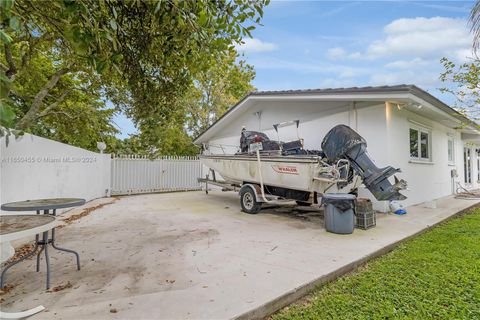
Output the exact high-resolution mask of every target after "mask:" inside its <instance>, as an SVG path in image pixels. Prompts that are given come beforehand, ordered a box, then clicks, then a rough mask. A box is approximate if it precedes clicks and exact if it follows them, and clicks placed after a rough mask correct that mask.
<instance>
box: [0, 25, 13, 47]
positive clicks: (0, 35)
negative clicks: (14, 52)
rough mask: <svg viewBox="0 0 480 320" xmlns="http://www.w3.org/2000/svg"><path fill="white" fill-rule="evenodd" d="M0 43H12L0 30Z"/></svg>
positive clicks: (10, 38)
mask: <svg viewBox="0 0 480 320" xmlns="http://www.w3.org/2000/svg"><path fill="white" fill-rule="evenodd" d="M0 41H1V42H2V43H4V44H10V43H11V42H12V37H10V35H8V34H7V33H6V32H5V31H4V30H1V29H0Z"/></svg>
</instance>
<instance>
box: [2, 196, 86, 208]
mask: <svg viewBox="0 0 480 320" xmlns="http://www.w3.org/2000/svg"><path fill="white" fill-rule="evenodd" d="M83 204H85V199H80V198H55V199H37V200H25V201H18V202H10V203H4V204H2V206H1V209H2V210H5V211H37V210H49V209H61V208H70V207H77V206H81V205H83Z"/></svg>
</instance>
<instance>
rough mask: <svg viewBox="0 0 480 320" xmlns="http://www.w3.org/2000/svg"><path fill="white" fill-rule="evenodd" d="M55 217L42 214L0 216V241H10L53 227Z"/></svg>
mask: <svg viewBox="0 0 480 320" xmlns="http://www.w3.org/2000/svg"><path fill="white" fill-rule="evenodd" d="M55 219H56V218H55V217H54V216H51V215H44V214H26V215H3V216H0V241H1V242H4V241H12V240H16V239H21V238H23V237H26V236H29V235H35V234H38V233H40V232H43V231H47V230H50V229H52V228H53V227H55V225H56V221H55Z"/></svg>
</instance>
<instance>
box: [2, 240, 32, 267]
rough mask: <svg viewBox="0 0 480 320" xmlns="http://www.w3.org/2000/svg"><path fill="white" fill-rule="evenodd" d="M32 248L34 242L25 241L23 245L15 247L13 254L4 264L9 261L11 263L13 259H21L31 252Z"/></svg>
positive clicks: (7, 263)
mask: <svg viewBox="0 0 480 320" xmlns="http://www.w3.org/2000/svg"><path fill="white" fill-rule="evenodd" d="M34 248H35V242H32V243H26V244H24V245H23V246H21V247H19V248H17V249H15V254H14V255H13V257H11V258H10V259H8V260H7V262H6V263H5V265H9V264H10V263H13V262H15V261H18V260H20V259H22V258H23V257H25V256H26V255H27V254H29V253H30V252H32V251H33V249H34ZM39 250H40V247H38V248H37V250H36V252H35V253H38V251H39ZM34 256H35V255H34V254H32V255H31V256H30V257H29V258H28V259H32V258H33V257H34Z"/></svg>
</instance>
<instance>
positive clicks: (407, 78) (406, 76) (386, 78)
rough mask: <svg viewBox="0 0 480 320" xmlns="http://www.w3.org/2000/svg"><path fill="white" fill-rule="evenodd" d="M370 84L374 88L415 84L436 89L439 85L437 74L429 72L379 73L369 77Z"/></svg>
mask: <svg viewBox="0 0 480 320" xmlns="http://www.w3.org/2000/svg"><path fill="white" fill-rule="evenodd" d="M369 82H370V84H371V85H374V86H383V85H396V84H401V83H404V84H415V85H419V86H421V87H424V88H433V87H438V86H439V85H440V83H441V81H440V79H439V73H438V72H435V71H430V70H422V69H419V70H402V71H398V72H385V71H380V72H378V73H375V74H373V75H372V76H371V77H370V81H369Z"/></svg>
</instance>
